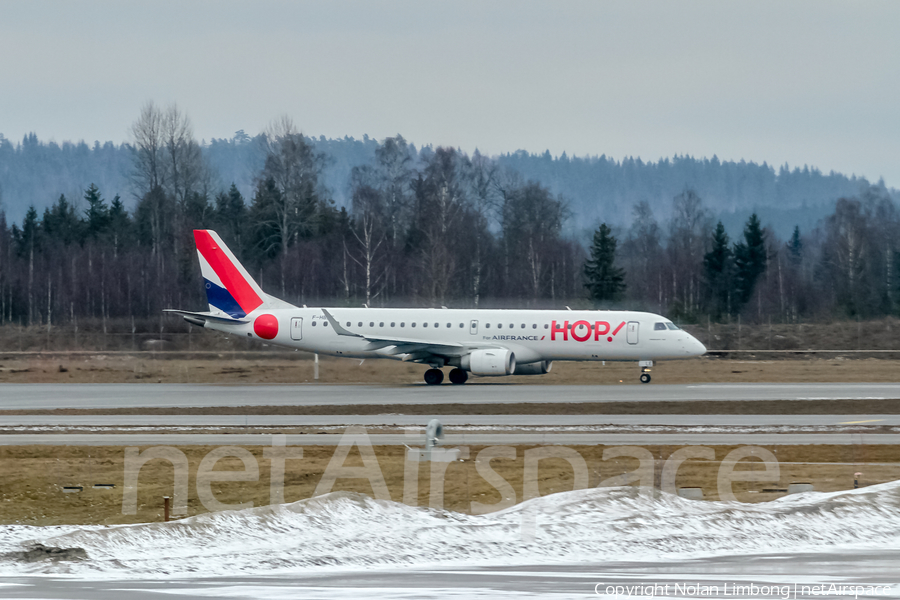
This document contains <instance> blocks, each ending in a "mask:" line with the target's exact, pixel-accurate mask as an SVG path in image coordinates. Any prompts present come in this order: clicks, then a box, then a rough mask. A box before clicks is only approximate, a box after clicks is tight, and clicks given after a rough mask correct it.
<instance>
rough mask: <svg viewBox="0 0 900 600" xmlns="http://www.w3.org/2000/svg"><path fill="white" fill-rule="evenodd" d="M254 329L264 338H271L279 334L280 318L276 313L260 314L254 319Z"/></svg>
mask: <svg viewBox="0 0 900 600" xmlns="http://www.w3.org/2000/svg"><path fill="white" fill-rule="evenodd" d="M253 331H254V332H255V333H256V335H258V336H259V337H261V338H262V339H264V340H271V339H273V338H274V337H275V336H276V335H278V319H277V318H275V315H259V316H258V317H256V319H255V320H254V321H253Z"/></svg>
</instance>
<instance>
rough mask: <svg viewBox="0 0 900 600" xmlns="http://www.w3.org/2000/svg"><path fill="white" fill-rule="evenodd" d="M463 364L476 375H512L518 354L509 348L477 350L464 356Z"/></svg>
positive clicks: (463, 366)
mask: <svg viewBox="0 0 900 600" xmlns="http://www.w3.org/2000/svg"><path fill="white" fill-rule="evenodd" d="M461 366H462V368H463V369H465V370H467V371H471V372H472V373H473V374H475V375H512V373H513V371H515V370H516V355H515V353H513V352H512V351H511V350H508V349H503V350H501V349H499V348H498V349H490V350H475V351H473V352H471V353H470V354H467V355H466V356H463V357H462V361H461Z"/></svg>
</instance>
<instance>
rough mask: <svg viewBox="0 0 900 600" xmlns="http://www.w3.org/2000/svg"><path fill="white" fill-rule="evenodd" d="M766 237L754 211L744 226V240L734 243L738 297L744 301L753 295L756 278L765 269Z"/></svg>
mask: <svg viewBox="0 0 900 600" xmlns="http://www.w3.org/2000/svg"><path fill="white" fill-rule="evenodd" d="M766 259H767V254H766V237H765V233H763V230H762V227H761V226H760V224H759V217H757V216H756V213H753V214H752V215H750V219H749V220H748V221H747V225H745V226H744V241H743V242H740V243H737V244H735V245H734V263H735V267H736V281H735V284H736V285H735V287H736V288H737V294H738V298H739V300H740V301H741V303H746V302H748V301H749V300H750V298H751V297H752V296H753V289H754V287H755V286H756V280H757V279H759V276H760V275H762V274H763V273H764V272H765V271H766Z"/></svg>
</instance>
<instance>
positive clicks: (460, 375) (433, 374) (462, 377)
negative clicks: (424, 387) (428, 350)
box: [425, 368, 469, 385]
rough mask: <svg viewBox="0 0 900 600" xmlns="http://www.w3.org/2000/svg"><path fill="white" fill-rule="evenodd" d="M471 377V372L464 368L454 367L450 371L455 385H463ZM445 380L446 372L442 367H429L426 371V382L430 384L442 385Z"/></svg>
mask: <svg viewBox="0 0 900 600" xmlns="http://www.w3.org/2000/svg"><path fill="white" fill-rule="evenodd" d="M468 378H469V374H468V373H466V371H465V370H464V369H459V368H456V369H453V370H452V371H450V383H452V384H453V385H462V384H464V383H465V382H466V380H467V379H468ZM443 381H444V372H443V371H441V370H440V369H428V370H427V371H425V383H427V384H428V385H440V384H441V383H443Z"/></svg>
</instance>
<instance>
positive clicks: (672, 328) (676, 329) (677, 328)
mask: <svg viewBox="0 0 900 600" xmlns="http://www.w3.org/2000/svg"><path fill="white" fill-rule="evenodd" d="M666 327H668V328H669V329H671V330H672V331H678V330H680V329H681V327H679V326H678V325H676V324H675V323H666Z"/></svg>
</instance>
